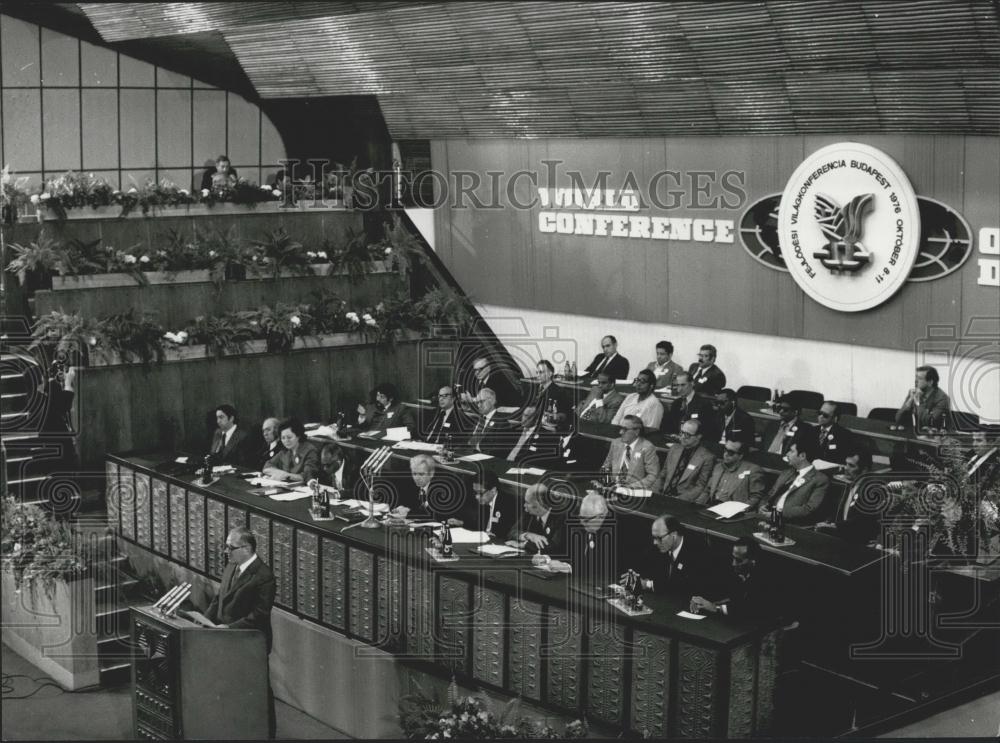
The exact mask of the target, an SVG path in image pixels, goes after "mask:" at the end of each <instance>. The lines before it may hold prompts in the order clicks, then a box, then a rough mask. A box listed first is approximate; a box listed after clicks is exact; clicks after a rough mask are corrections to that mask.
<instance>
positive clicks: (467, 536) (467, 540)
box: [451, 526, 490, 544]
mask: <svg viewBox="0 0 1000 743" xmlns="http://www.w3.org/2000/svg"><path fill="white" fill-rule="evenodd" d="M451 541H453V542H454V543H455V544H485V543H486V542H488V541H490V535H489V534H487V533H486V532H485V531H472V530H470V529H463V528H462V527H461V526H453V527H452V528H451Z"/></svg>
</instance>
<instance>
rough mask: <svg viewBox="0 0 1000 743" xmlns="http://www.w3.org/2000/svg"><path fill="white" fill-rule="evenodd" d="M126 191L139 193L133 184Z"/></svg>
mask: <svg viewBox="0 0 1000 743" xmlns="http://www.w3.org/2000/svg"><path fill="white" fill-rule="evenodd" d="M128 192H129V193H139V189H138V188H136V187H135V186H132V188H130V189H129V190H128Z"/></svg>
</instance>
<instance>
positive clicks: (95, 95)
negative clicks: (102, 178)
mask: <svg viewBox="0 0 1000 743" xmlns="http://www.w3.org/2000/svg"><path fill="white" fill-rule="evenodd" d="M80 97H81V101H82V105H83V120H84V121H85V122H87V125H86V126H85V127H83V168H84V170H87V171H91V170H95V169H99V168H115V169H116V170H117V168H118V91H117V90H94V89H92V88H85V89H83V90H82V91H80ZM116 176H117V172H116Z"/></svg>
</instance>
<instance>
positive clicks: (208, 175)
mask: <svg viewBox="0 0 1000 743" xmlns="http://www.w3.org/2000/svg"><path fill="white" fill-rule="evenodd" d="M238 180H239V176H238V175H237V174H236V168H234V167H233V166H232V164H231V163H230V162H229V157H228V156H226V155H219V156H218V157H217V158H215V165H212V166H209V167H208V168H206V169H205V172H204V173H203V174H202V176H201V188H202V190H205V189H207V190H209V191H212V190H215V189H219V188H227V187H230V186H235V185H236V182H237V181H238Z"/></svg>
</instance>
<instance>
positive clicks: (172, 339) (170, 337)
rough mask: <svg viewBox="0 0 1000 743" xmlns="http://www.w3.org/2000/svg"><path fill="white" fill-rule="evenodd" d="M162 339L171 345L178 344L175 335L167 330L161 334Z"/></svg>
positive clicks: (178, 341)
mask: <svg viewBox="0 0 1000 743" xmlns="http://www.w3.org/2000/svg"><path fill="white" fill-rule="evenodd" d="M163 337H164V338H166V339H167V340H168V341H170V342H171V343H180V340H179V339H178V337H177V334H176V333H171V332H170V331H169V330H168V331H167V332H166V333H164V334H163Z"/></svg>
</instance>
